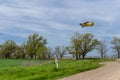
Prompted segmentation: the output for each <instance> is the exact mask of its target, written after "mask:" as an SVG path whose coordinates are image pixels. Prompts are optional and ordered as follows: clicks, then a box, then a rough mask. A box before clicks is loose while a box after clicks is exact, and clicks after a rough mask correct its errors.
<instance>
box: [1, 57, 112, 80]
mask: <svg viewBox="0 0 120 80" xmlns="http://www.w3.org/2000/svg"><path fill="white" fill-rule="evenodd" d="M103 61H110V60H105V59H104V60H101V59H86V60H77V61H76V60H60V63H59V68H58V69H56V68H55V64H54V61H49V62H48V61H43V60H42V61H41V60H12V59H8V60H0V80H56V79H58V78H61V77H65V76H68V75H72V74H75V73H79V72H83V71H87V70H91V69H95V68H98V67H100V66H101V65H99V64H98V63H99V62H103Z"/></svg>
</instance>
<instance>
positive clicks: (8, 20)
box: [0, 0, 120, 45]
mask: <svg viewBox="0 0 120 80" xmlns="http://www.w3.org/2000/svg"><path fill="white" fill-rule="evenodd" d="M119 3H120V1H119V0H61V1H56V0H44V1H42V0H33V1H30V0H20V1H19V0H12V1H9V0H5V1H0V26H1V27H0V30H1V33H4V34H6V35H8V36H9V35H12V36H19V37H23V38H25V37H26V36H28V35H29V34H30V33H32V32H39V33H40V34H43V35H45V36H47V38H48V39H51V37H52V38H53V39H55V38H56V37H57V36H59V37H60V38H61V39H59V40H56V42H57V41H58V42H60V43H62V41H64V40H66V39H64V38H65V36H67V39H68V38H69V37H71V36H72V34H73V33H74V32H76V31H79V32H80V33H85V32H91V33H95V34H96V36H103V37H111V35H117V34H120V33H119V31H118V28H119V27H117V26H119V23H118V20H119V18H120V15H119V14H120V11H119V9H120V6H119ZM84 21H95V26H94V27H93V28H80V26H79V23H80V22H84ZM11 28H12V29H11ZM17 29H19V30H17ZM52 35H53V36H52ZM54 36H56V37H55V38H54ZM103 37H101V38H103ZM55 44H56V43H54V45H55ZM63 44H64V42H63ZM51 45H53V43H52V44H51Z"/></svg>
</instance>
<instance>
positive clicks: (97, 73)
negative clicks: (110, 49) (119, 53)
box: [59, 60, 120, 80]
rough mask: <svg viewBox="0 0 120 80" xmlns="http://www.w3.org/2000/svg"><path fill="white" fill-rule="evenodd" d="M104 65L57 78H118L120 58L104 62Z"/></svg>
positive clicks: (119, 79) (64, 79)
mask: <svg viewBox="0 0 120 80" xmlns="http://www.w3.org/2000/svg"><path fill="white" fill-rule="evenodd" d="M104 64H105V66H103V67H101V68H98V69H95V70H90V71H86V72H83V73H79V74H75V75H72V76H69V77H65V78H62V79H59V80H120V60H117V61H114V62H106V63H104Z"/></svg>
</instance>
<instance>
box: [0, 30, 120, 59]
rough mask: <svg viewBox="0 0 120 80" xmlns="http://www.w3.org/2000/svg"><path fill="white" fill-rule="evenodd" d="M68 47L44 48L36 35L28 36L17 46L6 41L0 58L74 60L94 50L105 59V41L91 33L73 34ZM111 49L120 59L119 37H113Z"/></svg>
mask: <svg viewBox="0 0 120 80" xmlns="http://www.w3.org/2000/svg"><path fill="white" fill-rule="evenodd" d="M70 40H71V43H70V44H71V45H70V46H66V47H65V46H59V45H58V46H56V47H55V48H54V49H51V48H49V47H47V46H46V44H47V40H46V39H45V38H44V37H43V36H40V35H39V34H38V33H33V34H32V35H29V36H28V38H27V40H26V41H25V42H24V43H23V44H22V45H17V44H16V42H15V41H13V40H7V41H5V42H4V43H3V44H1V45H0V57H1V58H14V59H16V58H31V59H32V58H35V59H36V58H39V59H48V58H49V59H50V58H51V57H52V56H54V55H56V56H59V57H60V58H63V57H64V55H65V54H66V53H70V54H72V55H73V56H75V58H76V59H79V58H81V57H82V58H85V56H86V54H87V53H89V52H90V51H92V50H94V49H96V50H97V51H98V52H99V53H100V54H101V58H104V57H105V54H106V52H107V45H106V42H105V41H99V40H98V39H96V38H95V37H94V35H93V34H91V33H84V34H79V33H77V32H76V33H75V34H74V36H73V37H72V38H71V39H70ZM111 44H112V45H113V46H112V49H114V50H115V51H116V53H117V55H118V58H120V37H114V38H113V40H111Z"/></svg>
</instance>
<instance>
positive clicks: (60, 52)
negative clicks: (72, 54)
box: [55, 45, 67, 58]
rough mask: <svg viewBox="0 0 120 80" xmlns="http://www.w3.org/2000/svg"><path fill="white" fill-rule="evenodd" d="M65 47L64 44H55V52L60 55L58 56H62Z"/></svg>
mask: <svg viewBox="0 0 120 80" xmlns="http://www.w3.org/2000/svg"><path fill="white" fill-rule="evenodd" d="M66 51H67V49H66V47H65V46H63V45H62V46H56V47H55V53H56V55H57V56H60V58H63V56H64V55H65V53H66Z"/></svg>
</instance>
